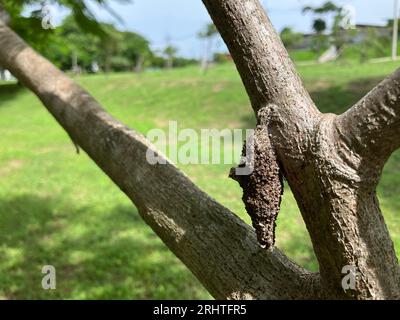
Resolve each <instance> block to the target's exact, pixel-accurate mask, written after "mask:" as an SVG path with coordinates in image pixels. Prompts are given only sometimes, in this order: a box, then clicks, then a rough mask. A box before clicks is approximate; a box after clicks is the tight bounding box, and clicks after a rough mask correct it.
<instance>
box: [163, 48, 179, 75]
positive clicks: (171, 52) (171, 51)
mask: <svg viewBox="0 0 400 320" xmlns="http://www.w3.org/2000/svg"><path fill="white" fill-rule="evenodd" d="M177 52H178V49H177V48H176V47H174V46H172V45H168V46H166V47H165V48H164V50H163V54H164V56H165V59H166V60H165V68H166V69H172V68H173V66H174V59H175V56H176V53H177Z"/></svg>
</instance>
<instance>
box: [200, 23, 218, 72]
mask: <svg viewBox="0 0 400 320" xmlns="http://www.w3.org/2000/svg"><path fill="white" fill-rule="evenodd" d="M216 35H218V30H217V27H216V26H215V24H214V23H209V24H208V25H207V26H206V27H205V28H204V30H203V31H201V32H199V34H198V37H199V38H200V39H205V42H206V46H205V51H204V56H203V59H202V62H201V68H202V70H203V71H204V72H206V71H207V70H208V68H209V66H210V59H211V56H212V55H211V53H212V45H213V40H214V38H215V36H216Z"/></svg>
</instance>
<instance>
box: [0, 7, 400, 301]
mask: <svg viewBox="0 0 400 320" xmlns="http://www.w3.org/2000/svg"><path fill="white" fill-rule="evenodd" d="M203 2H204V4H205V6H206V8H207V10H208V11H209V13H210V15H211V17H212V19H213V21H214V23H215V24H216V26H217V28H218V29H219V31H220V33H221V35H222V37H223V39H224V40H225V42H226V44H227V46H228V48H229V50H230V52H231V55H232V57H233V59H234V61H235V63H236V66H237V68H238V71H239V73H240V75H241V77H242V80H243V83H244V86H245V88H246V90H247V92H248V95H249V97H250V100H251V103H252V106H253V109H254V111H255V115H256V116H257V118H258V126H257V132H258V133H259V134H260V136H259V137H258V138H257V141H260V144H261V145H260V146H259V148H258V149H259V150H260V154H259V155H258V156H257V157H256V160H257V161H258V163H256V167H257V168H258V170H256V174H257V175H258V177H261V178H262V176H263V175H264V174H265V176H266V177H268V179H266V180H263V182H262V183H261V184H260V187H259V188H254V185H252V186H251V188H249V187H248V186H249V183H241V185H242V187H243V188H244V194H245V196H244V200H245V201H246V199H247V203H246V207H247V206H248V204H250V205H251V210H254V212H253V216H254V217H256V218H257V219H259V218H260V217H261V218H262V219H266V223H264V224H262V223H259V222H258V224H257V222H256V223H255V220H253V224H255V227H256V230H257V225H259V226H260V228H259V230H257V235H258V238H259V240H261V241H264V243H262V244H264V245H266V246H267V247H269V248H270V249H269V250H265V249H262V248H261V246H260V245H259V244H258V243H257V238H256V233H255V232H254V230H253V229H252V228H251V227H250V226H248V225H246V224H245V223H244V222H242V221H241V220H240V219H239V218H238V217H237V216H236V215H234V214H233V213H232V212H230V211H229V210H227V209H226V208H224V207H223V206H222V205H220V204H218V203H217V202H216V201H214V200H213V199H212V198H210V197H209V196H207V195H206V194H205V193H204V192H202V191H201V190H200V189H199V188H198V187H196V186H195V185H194V184H193V183H192V182H191V181H190V180H189V179H188V178H187V177H186V176H185V175H184V174H183V173H182V172H180V171H179V169H177V168H176V167H175V166H174V165H173V164H172V163H169V162H168V163H167V164H166V165H150V164H149V163H148V162H147V161H146V151H147V149H148V148H153V147H152V146H151V145H150V144H149V142H148V141H147V140H146V139H145V138H144V137H143V136H142V135H141V134H139V133H137V132H135V131H134V130H131V129H129V128H127V127H126V126H124V125H122V124H121V123H119V122H118V121H116V120H115V119H113V118H112V117H111V116H110V115H108V114H107V113H106V112H105V111H104V110H103V109H102V108H101V106H100V105H99V104H98V103H97V102H96V100H95V99H94V98H93V97H91V96H90V95H89V94H88V93H87V92H86V91H84V90H83V89H82V88H80V87H79V86H78V85H77V84H75V83H74V82H73V81H72V80H71V79H69V78H68V77H67V76H66V75H64V74H63V73H62V72H61V71H59V70H58V69H57V68H55V67H54V66H53V65H52V64H51V63H50V62H48V61H47V60H45V59H44V58H43V57H41V56H40V55H39V54H38V53H36V52H35V51H34V50H32V49H31V48H29V47H28V46H27V45H26V44H25V43H24V42H23V40H21V39H20V38H19V37H18V36H17V35H16V34H15V33H14V32H13V31H12V30H10V29H9V28H8V27H7V26H6V25H5V24H4V23H2V22H1V21H0V65H1V66H3V67H4V68H7V69H9V70H10V71H11V72H12V73H13V74H14V75H15V76H16V77H17V78H18V79H19V81H21V82H22V83H23V84H24V85H25V86H27V87H28V88H29V89H30V90H32V91H33V92H34V93H35V94H36V95H37V96H38V97H39V99H40V100H41V101H42V102H43V104H44V105H45V106H46V108H47V109H48V110H49V112H50V113H51V114H52V115H53V116H54V118H55V119H56V120H57V121H58V122H59V123H60V125H61V126H62V127H63V128H64V129H65V130H66V131H67V133H68V134H69V135H70V137H71V138H72V139H73V141H74V142H75V143H76V144H78V145H79V146H80V147H81V148H82V149H83V150H84V151H85V152H86V153H87V154H88V155H89V156H90V157H91V158H92V159H93V160H94V161H95V162H96V163H97V165H98V166H99V167H100V168H101V169H102V170H103V171H104V172H105V173H106V174H107V175H108V176H109V177H110V178H111V179H112V180H113V181H114V182H115V183H116V184H117V185H118V186H119V188H120V189H121V190H122V191H123V192H124V193H125V194H126V195H127V196H128V197H129V198H130V199H131V200H132V201H133V203H134V204H135V205H136V207H137V208H138V209H139V212H140V214H141V216H142V217H143V219H144V220H145V221H146V222H147V224H148V225H149V226H150V227H151V228H152V229H153V230H154V231H155V232H156V233H157V235H158V236H159V237H160V238H161V239H162V240H163V241H164V243H165V244H166V245H167V246H168V248H169V249H170V250H171V251H172V252H174V254H175V255H176V256H177V257H178V258H180V259H181V260H182V262H183V263H184V264H185V265H186V266H187V267H188V268H189V269H190V270H191V271H192V272H193V273H194V274H195V276H196V277H197V278H198V279H199V280H200V281H201V283H202V284H203V285H204V286H205V287H206V289H207V290H208V291H209V292H210V293H211V294H212V295H213V296H214V297H215V298H220V299H319V298H325V299H327V298H333V299H399V298H400V268H399V264H398V261H397V258H396V254H395V251H394V247H393V242H392V240H391V238H390V235H389V232H388V230H387V227H386V225H385V222H384V219H383V216H382V214H381V211H380V209H379V204H378V200H377V197H376V186H377V184H378V182H379V178H380V175H381V172H382V168H383V166H384V164H385V162H386V160H387V159H388V157H389V156H390V154H391V153H392V152H393V151H394V150H395V149H396V148H397V147H398V146H399V143H400V129H399V128H400V127H399V119H400V117H399V113H400V89H399V88H400V87H399V82H400V71H396V72H395V73H394V74H393V75H391V76H390V77H388V78H387V79H386V80H384V81H383V82H382V83H381V84H380V85H379V86H378V87H377V88H375V89H374V90H373V91H372V92H370V93H369V94H368V95H367V96H366V97H365V98H363V99H362V100H361V101H360V102H359V103H358V104H356V105H355V106H354V107H352V108H351V109H350V110H349V111H347V112H346V113H345V114H343V115H340V116H336V115H332V114H322V113H320V112H319V111H318V109H317V108H316V106H315V105H314V103H313V102H312V100H311V98H310V96H309V94H308V93H307V91H306V90H305V89H304V86H303V85H302V82H301V80H300V78H299V76H298V74H297V73H296V71H295V68H294V65H293V63H292V62H291V60H290V59H289V57H288V54H287V51H286V50H285V48H284V46H283V44H282V43H281V41H280V39H279V37H278V35H277V34H276V32H275V31H274V29H273V27H272V25H271V23H270V21H269V19H268V17H267V16H266V14H265V12H264V10H263V9H262V7H261V5H260V4H259V2H258V1H257V0H203ZM263 135H264V136H263ZM263 141H264V143H265V144H268V145H265V146H262V144H263ZM264 152H265V154H264ZM265 161H268V164H270V165H265ZM281 175H283V176H285V178H286V179H287V181H288V183H289V185H290V187H291V189H292V191H293V193H294V195H295V198H296V200H297V203H298V205H299V208H300V210H301V213H302V216H303V219H304V221H305V223H306V226H307V229H308V231H309V233H310V236H311V240H312V243H313V247H314V250H315V253H316V256H317V258H318V262H319V269H320V271H319V273H311V272H308V271H307V270H304V269H303V268H301V267H300V266H298V265H296V264H295V263H293V262H292V261H290V259H288V258H287V257H286V256H285V255H284V254H283V253H282V252H280V251H279V250H278V249H277V248H273V247H272V245H273V240H274V239H273V238H271V237H268V232H270V231H271V230H270V229H271V228H272V229H273V226H274V219H275V215H276V214H277V212H278V211H279V207H278V208H277V205H276V204H278V206H279V201H280V198H279V197H280V192H281V189H280V188H281V183H279V182H278V181H281V180H277V179H278V177H277V176H281ZM279 178H280V177H279ZM250 180H257V179H253V178H252V177H251V178H250ZM257 181H258V180H257ZM265 181H273V182H274V184H275V185H276V186H277V187H276V188H278V189H276V190H275V189H273V188H272V187H271V185H270V184H268V183H265ZM264 195H266V196H264ZM270 196H272V197H273V199H265V198H268V197H270ZM249 199H250V200H249ZM252 199H254V201H253V200H252ZM263 201H264V202H265V203H263ZM271 203H272V204H273V205H272V206H271ZM262 210H271V211H273V212H271V213H270V214H264V213H263V212H262ZM268 219H270V220H268ZM271 219H272V220H271ZM277 236H279V234H278V235H277ZM344 266H353V267H354V268H355V270H356V272H357V277H356V286H355V289H350V290H347V291H345V290H344V289H343V288H342V278H343V274H342V268H343V267H344Z"/></svg>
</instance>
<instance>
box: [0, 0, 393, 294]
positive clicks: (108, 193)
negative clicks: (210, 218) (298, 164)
mask: <svg viewBox="0 0 400 320" xmlns="http://www.w3.org/2000/svg"><path fill="white" fill-rule="evenodd" d="M397 2H398V1H394V0H381V1H378V0H373V1H368V3H366V1H357V0H353V1H340V2H339V1H312V0H310V1H307V0H301V1H300V0H286V1H279V2H276V1H262V4H263V6H264V7H265V9H266V11H267V12H268V14H269V16H270V18H271V20H272V22H273V24H274V26H275V28H276V30H277V31H278V32H279V33H280V35H281V38H282V41H283V42H284V44H285V46H286V48H287V49H288V51H289V54H290V56H291V57H292V59H293V61H294V62H295V64H296V66H297V69H298V71H299V72H300V75H301V77H302V79H303V81H304V83H305V85H306V87H307V89H308V90H309V92H310V93H311V95H312V97H313V98H314V101H315V102H316V103H317V105H318V107H319V108H320V110H321V111H323V112H331V113H336V114H340V113H342V112H344V111H345V110H346V109H347V108H348V107H350V106H351V105H353V104H354V103H355V102H356V101H358V100H359V99H360V98H361V97H362V96H363V95H365V94H366V93H367V92H368V91H369V90H370V89H372V88H373V87H374V86H375V85H376V84H378V83H379V82H380V81H381V80H382V79H383V78H384V77H385V76H386V75H388V74H389V73H391V72H392V71H394V70H395V69H396V68H398V66H399V60H398V58H397V56H398V33H399V30H398V13H399V6H398V3H397ZM0 19H2V20H4V21H6V22H7V23H8V24H9V26H10V27H11V28H12V29H13V30H15V31H16V32H17V33H18V34H20V36H21V37H23V38H24V39H25V40H26V41H27V42H28V43H29V44H30V45H31V46H32V47H34V48H35V49H36V50H37V51H39V52H40V53H41V54H42V55H44V56H45V57H46V58H48V59H49V60H50V61H52V62H53V63H54V64H55V65H56V66H58V67H59V68H61V69H62V70H63V71H65V72H67V73H68V74H69V75H70V76H71V77H73V78H74V79H75V81H77V82H78V83H79V84H80V85H82V86H83V87H84V88H85V89H87V90H88V91H89V92H90V93H91V94H92V95H93V96H94V97H95V98H96V99H97V100H98V101H99V102H100V103H101V104H102V105H103V106H104V108H106V110H107V111H108V112H109V113H110V114H112V115H113V116H114V117H116V118H117V119H119V120H120V121H122V122H124V123H125V124H127V125H128V126H130V127H132V128H134V129H136V130H138V131H140V132H142V133H143V134H146V133H147V132H148V131H149V130H151V129H153V128H160V129H164V130H166V131H167V130H168V124H169V121H170V120H176V121H177V122H178V126H179V128H193V129H195V130H200V129H202V128H215V129H224V128H230V129H247V128H253V127H254V126H255V119H254V115H253V112H252V109H251V106H250V103H249V99H248V97H247V95H246V93H245V90H244V88H243V85H242V83H241V80H240V78H239V76H238V74H237V71H236V68H235V66H234V64H233V61H232V59H231V57H230V55H229V52H228V51H227V49H226V47H225V45H224V43H223V41H222V39H221V38H220V36H219V34H218V31H217V30H216V28H215V26H214V25H213V24H212V23H211V20H210V18H209V16H208V14H207V12H206V10H205V8H204V6H203V5H202V3H201V1H200V0H190V1H188V0H170V1H164V0H151V1H149V0H134V1H112V0H109V1H105V0H95V1H89V0H88V1H83V0H81V1H75V0H59V1H55V0H53V1H31V0H13V1H11V0H1V1H0ZM0 76H1V80H0V298H2V299H53V298H57V299H195V298H202V299H208V298H211V297H210V295H209V294H208V293H207V292H206V290H205V289H204V288H203V287H202V286H201V284H200V283H199V282H198V281H197V280H196V279H195V278H194V276H193V275H192V274H191V273H190V271H188V270H187V269H186V268H185V267H184V265H183V264H182V263H181V262H180V261H179V260H178V259H177V258H176V257H175V256H174V255H173V254H172V253H171V252H169V250H168V249H167V248H166V246H165V245H163V243H162V242H161V240H159V239H158V238H157V236H156V235H155V234H154V233H153V232H152V231H151V229H150V228H149V227H148V226H146V224H145V223H144V222H143V221H142V220H141V219H140V217H139V215H138V213H137V210H136V209H135V207H134V206H133V205H132V204H131V203H130V201H129V199H127V197H126V196H124V195H123V194H122V193H121V191H120V190H119V189H118V188H117V187H115V186H114V185H113V183H112V182H111V181H110V180H109V179H108V178H107V177H106V176H105V175H104V174H103V173H102V172H101V170H100V169H98V168H97V167H96V165H95V164H94V163H93V162H92V161H91V160H90V159H89V158H88V157H87V156H86V154H84V153H81V154H80V155H79V156H78V155H76V153H75V148H74V146H73V145H72V143H71V141H70V140H69V138H68V136H67V134H66V133H65V132H64V131H63V130H62V129H61V127H60V126H59V125H58V124H57V123H56V122H55V121H54V119H53V118H52V117H51V116H50V115H49V114H48V113H47V111H46V110H45V108H44V107H43V106H42V105H41V103H40V102H39V101H38V99H37V98H36V97H35V96H34V95H33V94H32V93H30V92H29V91H28V90H27V89H26V88H24V87H23V86H22V85H21V84H20V83H18V81H17V80H16V79H15V78H14V77H13V75H12V74H11V73H10V72H9V71H8V70H5V69H2V68H1V66H0ZM221 152H223V150H221ZM178 165H179V166H180V168H181V169H182V170H183V171H184V172H185V173H187V174H188V175H189V176H190V177H191V179H192V180H193V181H194V182H195V183H196V184H197V185H199V186H200V187H201V188H202V189H203V190H204V191H206V192H207V193H209V194H210V195H211V196H212V197H214V198H215V199H216V200H217V201H219V202H221V203H222V204H223V205H225V206H226V207H228V208H229V209H231V210H232V211H233V212H235V213H236V214H237V215H239V216H240V217H241V218H243V219H244V220H245V221H246V222H249V221H250V220H249V218H248V217H247V215H246V212H245V210H244V206H243V204H242V201H241V189H240V188H239V186H238V185H237V183H235V182H234V181H232V180H229V179H228V177H227V176H228V173H229V169H230V167H231V166H232V165H225V164H220V165H211V164H210V165H180V164H178ZM378 193H379V199H380V202H381V207H382V210H383V213H384V216H385V219H386V222H387V224H388V227H389V230H390V232H391V235H392V237H393V240H394V242H395V248H396V251H397V253H398V255H399V254H400V214H399V211H400V199H399V193H400V153H399V152H397V153H395V154H393V155H392V157H391V158H390V160H389V162H388V164H387V166H386V168H385V171H384V174H383V178H382V181H381V183H380V185H379V189H378ZM277 225H278V227H277V246H278V247H279V248H280V249H282V250H283V251H284V252H285V253H286V254H287V255H288V256H289V257H291V258H292V259H293V260H295V261H296V262H297V263H299V264H300V265H302V266H304V267H306V268H308V269H310V270H313V271H317V270H318V265H317V263H316V259H315V257H314V254H313V250H312V246H311V243H310V239H309V236H308V234H307V231H306V229H305V226H304V224H303V222H302V219H301V215H300V213H299V211H298V208H297V205H296V202H295V200H294V199H293V196H292V194H291V192H290V189H289V187H288V186H286V189H285V194H284V199H283V203H282V209H281V213H280V216H279V218H278V221H277ZM47 264H50V265H53V266H54V267H55V268H56V270H57V289H56V290H43V289H42V286H41V279H42V277H43V274H42V273H41V268H42V266H43V265H47Z"/></svg>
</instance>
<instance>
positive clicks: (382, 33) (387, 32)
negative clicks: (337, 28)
mask: <svg viewBox="0 0 400 320" xmlns="http://www.w3.org/2000/svg"><path fill="white" fill-rule="evenodd" d="M350 31H351V30H350ZM355 31H356V32H354V33H351V32H350V34H351V36H350V39H349V41H350V42H351V43H360V42H362V41H363V40H364V39H365V38H366V37H368V34H369V33H370V32H371V31H373V32H375V34H376V35H377V36H378V37H389V38H390V37H391V36H392V32H393V31H392V28H391V27H389V26H387V25H386V26H382V25H372V24H356V26H355Z"/></svg>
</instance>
